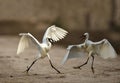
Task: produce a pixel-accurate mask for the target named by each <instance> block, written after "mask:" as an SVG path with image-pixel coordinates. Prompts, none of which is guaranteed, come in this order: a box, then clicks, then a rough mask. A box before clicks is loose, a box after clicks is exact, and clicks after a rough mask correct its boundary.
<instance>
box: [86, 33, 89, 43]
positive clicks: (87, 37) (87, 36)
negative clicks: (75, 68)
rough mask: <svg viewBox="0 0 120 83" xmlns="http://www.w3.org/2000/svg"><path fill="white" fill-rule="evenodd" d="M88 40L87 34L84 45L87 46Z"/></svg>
mask: <svg viewBox="0 0 120 83" xmlns="http://www.w3.org/2000/svg"><path fill="white" fill-rule="evenodd" d="M88 39H89V35H88V34H87V35H86V39H85V44H87V41H88Z"/></svg>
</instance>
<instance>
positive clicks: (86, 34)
mask: <svg viewBox="0 0 120 83" xmlns="http://www.w3.org/2000/svg"><path fill="white" fill-rule="evenodd" d="M88 36H89V34H88V33H84V34H83V35H82V36H81V40H83V39H86V38H88Z"/></svg>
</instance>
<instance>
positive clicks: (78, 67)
mask: <svg viewBox="0 0 120 83" xmlns="http://www.w3.org/2000/svg"><path fill="white" fill-rule="evenodd" d="M88 61H89V57H88V58H87V60H86V62H85V63H83V64H82V65H80V66H77V67H73V68H74V69H80V67H82V66H84V65H86V64H87V63H88Z"/></svg>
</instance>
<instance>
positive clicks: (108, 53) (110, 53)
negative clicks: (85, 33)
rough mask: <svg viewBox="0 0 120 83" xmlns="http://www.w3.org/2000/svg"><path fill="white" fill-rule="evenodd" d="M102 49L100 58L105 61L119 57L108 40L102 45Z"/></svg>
mask: <svg viewBox="0 0 120 83" xmlns="http://www.w3.org/2000/svg"><path fill="white" fill-rule="evenodd" d="M101 45H102V46H101V48H100V52H99V53H100V56H101V57H102V58H104V59H108V58H116V57H117V53H116V52H115V50H114V48H113V47H112V45H111V44H110V42H109V41H108V40H106V41H105V42H104V43H103V44H101Z"/></svg>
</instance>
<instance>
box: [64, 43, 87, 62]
mask: <svg viewBox="0 0 120 83" xmlns="http://www.w3.org/2000/svg"><path fill="white" fill-rule="evenodd" d="M67 50H68V51H67V53H66V55H65V56H64V59H63V61H62V64H64V63H65V62H66V61H67V60H68V59H72V58H79V57H81V56H83V55H86V54H87V53H86V52H85V49H84V48H83V47H82V44H80V45H70V46H68V48H67Z"/></svg>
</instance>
